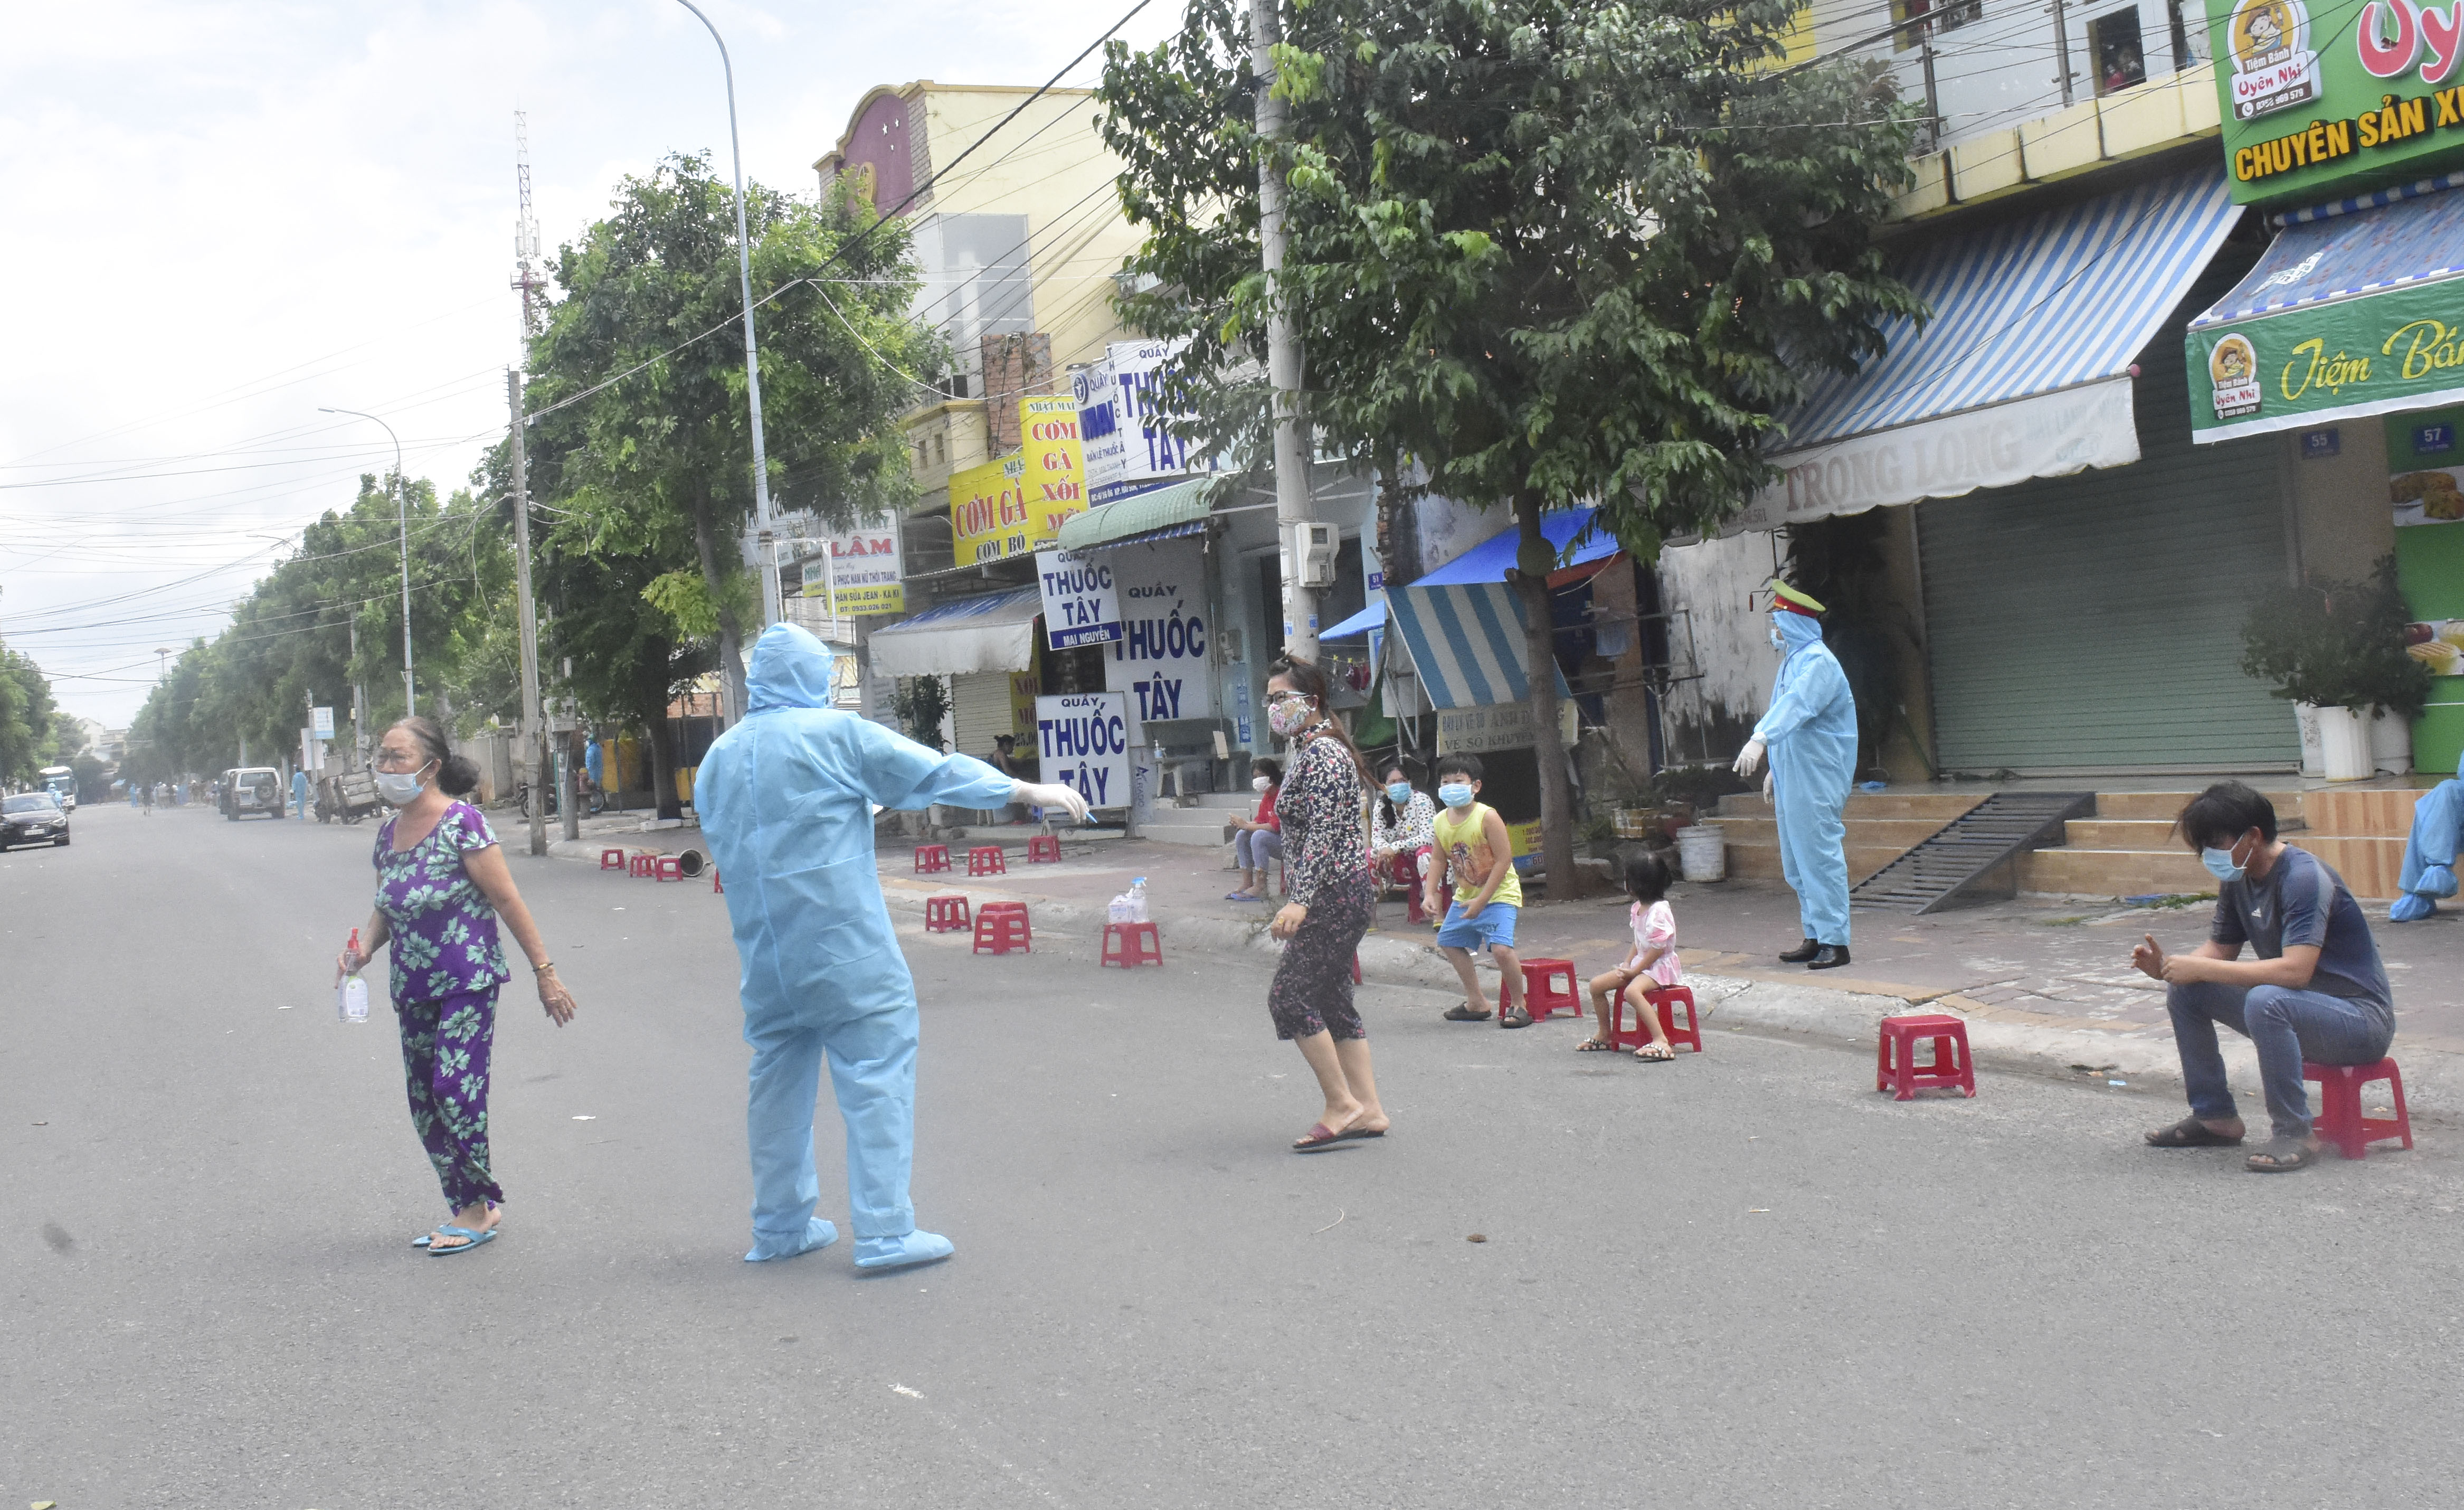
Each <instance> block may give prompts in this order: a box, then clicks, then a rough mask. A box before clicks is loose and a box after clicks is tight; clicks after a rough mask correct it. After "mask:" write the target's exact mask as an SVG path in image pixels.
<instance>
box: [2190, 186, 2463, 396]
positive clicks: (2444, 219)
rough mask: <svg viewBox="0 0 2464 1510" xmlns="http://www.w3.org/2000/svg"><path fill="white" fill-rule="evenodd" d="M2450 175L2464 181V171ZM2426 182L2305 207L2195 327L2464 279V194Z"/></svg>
mask: <svg viewBox="0 0 2464 1510" xmlns="http://www.w3.org/2000/svg"><path fill="white" fill-rule="evenodd" d="M2449 176H2450V177H2451V178H2454V179H2459V180H2464V173H2457V174H2451V175H2449ZM2437 182H2440V181H2438V180H2431V183H2437ZM2421 187H2423V186H2419V185H2408V186H2406V187H2405V188H2404V189H2388V190H2387V191H2386V192H2384V193H2381V194H2373V195H2370V196H2368V200H2367V201H2366V202H2365V201H2362V200H2345V201H2343V204H2342V205H2330V206H2326V207H2324V208H2325V210H2326V211H2329V212H2326V213H2314V212H2312V211H2303V212H2302V218H2301V219H2299V220H2296V221H2294V222H2293V223H2291V224H2289V225H2287V226H2286V227H2285V228H2284V231H2283V233H2282V234H2280V235H2278V236H2277V238H2276V240H2275V241H2274V242H2273V243H2272V244H2271V245H2270V246H2269V247H2268V249H2267V252H2266V254H2265V255H2262V256H2261V257H2260V258H2259V259H2258V264H2257V265H2256V266H2255V267H2253V268H2252V269H2251V270H2250V271H2249V272H2248V273H2247V274H2245V275H2243V277H2242V280H2241V282H2240V283H2239V284H2238V285H2236V286H2235V287H2234V289H2233V292H2232V293H2230V294H2227V295H2226V296H2225V297H2224V298H2222V299H2220V300H2217V301H2216V303H2215V306H2214V307H2213V308H2211V309H2210V310H2209V311H2208V312H2207V313H2206V314H2203V315H2201V316H2199V317H2198V318H2197V319H2196V320H2193V321H2191V322H2190V328H2191V329H2192V330H2209V329H2212V328H2214V327H2215V326H2217V325H2238V324H2241V323H2242V322H2245V321H2252V320H2257V319H2260V318H2261V317H2263V316H2267V315H2276V314H2281V313H2283V312H2284V311H2286V310H2288V309H2304V308H2308V307H2310V306H2312V305H2316V304H2332V303H2335V302H2338V301H2339V300H2348V299H2362V298H2365V297H2367V296H2369V295H2371V294H2381V293H2385V292H2387V290H2389V289H2396V288H2407V287H2410V286H2412V285H2415V284H2420V283H2435V282H2438V281H2440V280H2441V279H2444V278H2456V277H2464V192H2458V191H2456V190H2455V189H2447V190H2446V191H2444V192H2431V193H2417V192H2415V190H2416V189H2419V188H2421ZM2346 207H2351V208H2346ZM2395 207H2401V208H2395ZM2287 423H2288V424H2289V423H2290V421H2288V422H2287Z"/></svg>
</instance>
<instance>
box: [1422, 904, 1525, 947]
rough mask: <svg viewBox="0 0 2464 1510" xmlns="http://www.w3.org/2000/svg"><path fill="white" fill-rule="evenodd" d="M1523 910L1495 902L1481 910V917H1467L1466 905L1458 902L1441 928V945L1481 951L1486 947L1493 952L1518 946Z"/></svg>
mask: <svg viewBox="0 0 2464 1510" xmlns="http://www.w3.org/2000/svg"><path fill="white" fill-rule="evenodd" d="M1521 910H1522V909H1521V908H1519V907H1517V906H1515V905H1514V904H1513V903H1512V902H1504V901H1493V902H1490V903H1489V904H1488V905H1487V906H1485V907H1483V908H1482V909H1481V910H1480V916H1479V917H1477V918H1468V919H1467V918H1465V917H1464V916H1463V903H1462V902H1456V903H1455V904H1453V905H1452V906H1450V907H1448V908H1447V909H1446V921H1445V922H1443V923H1441V924H1440V925H1439V927H1438V943H1439V944H1440V945H1441V947H1444V948H1449V949H1478V948H1479V947H1480V946H1481V945H1482V944H1487V945H1488V946H1489V947H1490V948H1492V949H1510V948H1512V947H1514V915H1515V914H1516V913H1517V912H1520V911H1521Z"/></svg>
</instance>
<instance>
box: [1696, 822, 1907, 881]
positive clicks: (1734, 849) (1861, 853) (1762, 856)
mask: <svg viewBox="0 0 2464 1510" xmlns="http://www.w3.org/2000/svg"><path fill="white" fill-rule="evenodd" d="M1727 852H1728V874H1729V875H1731V876H1741V877H1748V878H1750V879H1756V880H1778V879H1780V878H1781V872H1780V863H1779V841H1778V840H1777V839H1772V840H1771V841H1769V842H1764V843H1756V842H1751V841H1749V842H1746V843H1742V844H1741V843H1739V842H1737V841H1736V840H1735V839H1733V838H1732V839H1730V840H1729V841H1728V843H1727ZM1906 853H1907V850H1906V849H1905V848H1904V847H1903V846H1900V845H1896V844H1859V843H1857V842H1856V839H1855V836H1854V835H1853V834H1852V835H1851V836H1850V839H1849V843H1848V884H1849V885H1851V886H1854V885H1855V884H1857V883H1858V882H1859V881H1860V880H1863V879H1864V878H1865V877H1868V876H1871V875H1873V874H1874V873H1875V872H1876V871H1878V870H1881V868H1882V867H1883V866H1885V865H1888V864H1890V863H1891V862H1892V861H1893V860H1895V859H1898V858H1899V857H1900V856H1901V855H1905V854H1906Z"/></svg>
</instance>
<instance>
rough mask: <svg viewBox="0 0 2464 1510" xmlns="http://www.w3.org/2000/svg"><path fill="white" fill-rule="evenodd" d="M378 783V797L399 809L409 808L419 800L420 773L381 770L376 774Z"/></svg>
mask: <svg viewBox="0 0 2464 1510" xmlns="http://www.w3.org/2000/svg"><path fill="white" fill-rule="evenodd" d="M425 768H426V767H422V769H425ZM376 782H377V795H378V796H380V797H383V798H384V799H385V801H387V802H389V803H391V804H393V805H394V806H395V807H397V808H407V807H409V806H410V805H411V804H412V803H414V802H417V801H418V800H419V791H420V787H421V782H420V779H419V772H418V771H415V770H381V771H378V772H377V773H376Z"/></svg>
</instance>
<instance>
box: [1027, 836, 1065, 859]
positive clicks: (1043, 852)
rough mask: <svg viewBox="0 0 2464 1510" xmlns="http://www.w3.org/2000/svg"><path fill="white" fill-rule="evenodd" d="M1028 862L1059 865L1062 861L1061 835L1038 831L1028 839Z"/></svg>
mask: <svg viewBox="0 0 2464 1510" xmlns="http://www.w3.org/2000/svg"><path fill="white" fill-rule="evenodd" d="M1026 863H1028V864H1029V865H1058V864H1060V863H1061V835H1059V834H1057V833H1038V834H1035V835H1033V836H1032V837H1030V838H1029V839H1028V840H1027V841H1026Z"/></svg>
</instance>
